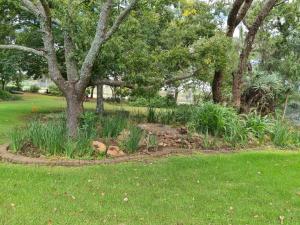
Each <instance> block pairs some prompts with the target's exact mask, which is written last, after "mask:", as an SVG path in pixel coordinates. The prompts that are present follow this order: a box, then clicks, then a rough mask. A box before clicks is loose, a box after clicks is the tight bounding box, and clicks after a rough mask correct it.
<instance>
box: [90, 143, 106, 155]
mask: <svg viewBox="0 0 300 225" xmlns="http://www.w3.org/2000/svg"><path fill="white" fill-rule="evenodd" d="M92 145H93V148H94V149H95V151H96V152H98V153H104V152H106V145H105V144H103V143H102V142H100V141H93V143H92Z"/></svg>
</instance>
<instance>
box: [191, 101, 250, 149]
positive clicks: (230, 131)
mask: <svg viewBox="0 0 300 225" xmlns="http://www.w3.org/2000/svg"><path fill="white" fill-rule="evenodd" d="M189 127H190V128H192V129H194V130H195V131H197V132H199V133H202V134H206V133H208V134H210V135H212V136H218V137H223V138H224V139H225V140H226V141H227V142H229V143H231V144H232V145H240V144H245V143H246V142H247V138H248V137H247V130H246V129H245V126H244V121H243V120H241V119H240V117H239V116H238V114H237V113H236V112H235V110H234V109H232V108H229V107H223V106H221V105H218V104H213V103H210V102H208V103H204V104H203V105H201V106H199V107H197V108H195V110H194V111H193V113H192V116H191V121H190V123H189Z"/></svg>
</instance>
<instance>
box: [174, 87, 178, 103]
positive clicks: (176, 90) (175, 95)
mask: <svg viewBox="0 0 300 225" xmlns="http://www.w3.org/2000/svg"><path fill="white" fill-rule="evenodd" d="M178 95H179V90H178V88H175V94H174V100H175V102H176V104H177V100H178Z"/></svg>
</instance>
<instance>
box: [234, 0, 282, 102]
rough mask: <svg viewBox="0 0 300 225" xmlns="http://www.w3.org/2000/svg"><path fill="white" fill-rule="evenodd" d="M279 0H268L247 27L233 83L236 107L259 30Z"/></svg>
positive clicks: (239, 100)
mask: <svg viewBox="0 0 300 225" xmlns="http://www.w3.org/2000/svg"><path fill="white" fill-rule="evenodd" d="M278 2H279V0H268V1H266V2H265V3H264V5H263V6H262V8H261V10H260V11H259V13H258V14H257V16H256V17H255V19H254V22H253V23H252V25H251V26H249V25H247V28H248V33H247V35H246V38H245V40H244V45H243V47H242V50H241V53H240V59H239V65H238V68H237V71H236V72H234V74H233V83H232V102H233V105H234V107H236V108H240V105H241V94H242V91H241V88H242V78H243V75H244V73H245V70H246V68H247V63H248V59H249V55H250V53H251V50H252V47H253V43H254V40H255V37H256V34H257V32H258V30H259V28H260V27H261V26H262V24H263V22H264V20H265V19H266V17H267V16H268V15H269V13H270V12H271V10H272V9H273V7H274V6H275V5H276V3H278Z"/></svg>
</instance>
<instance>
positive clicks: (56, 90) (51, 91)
mask: <svg viewBox="0 0 300 225" xmlns="http://www.w3.org/2000/svg"><path fill="white" fill-rule="evenodd" d="M48 94H50V95H53V96H63V93H62V92H61V90H59V88H58V87H57V86H56V85H50V86H49V87H48Z"/></svg>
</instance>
